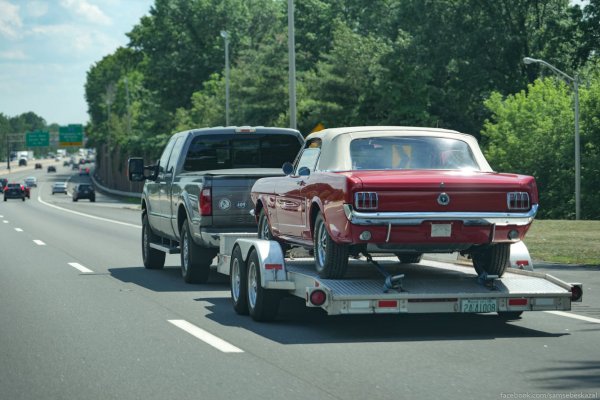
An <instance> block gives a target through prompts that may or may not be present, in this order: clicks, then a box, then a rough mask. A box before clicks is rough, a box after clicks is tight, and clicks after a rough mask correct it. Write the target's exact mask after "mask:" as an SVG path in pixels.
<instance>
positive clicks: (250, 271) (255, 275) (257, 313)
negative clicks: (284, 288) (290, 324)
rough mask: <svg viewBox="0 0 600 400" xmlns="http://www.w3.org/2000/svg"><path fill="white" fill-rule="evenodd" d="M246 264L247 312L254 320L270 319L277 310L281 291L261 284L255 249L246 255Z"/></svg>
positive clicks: (275, 314) (274, 315)
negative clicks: (266, 287)
mask: <svg viewBox="0 0 600 400" xmlns="http://www.w3.org/2000/svg"><path fill="white" fill-rule="evenodd" d="M246 266H247V268H246V270H247V274H246V276H247V292H248V297H247V299H248V313H249V314H250V316H251V317H252V319H253V320H255V321H263V322H264V321H272V320H273V319H274V318H275V317H276V316H277V311H278V310H279V303H280V301H281V293H280V292H279V291H277V290H273V289H265V288H264V287H262V286H261V284H260V281H261V278H260V263H259V260H258V254H257V253H256V250H252V251H251V252H250V254H249V255H248V261H247V263H246Z"/></svg>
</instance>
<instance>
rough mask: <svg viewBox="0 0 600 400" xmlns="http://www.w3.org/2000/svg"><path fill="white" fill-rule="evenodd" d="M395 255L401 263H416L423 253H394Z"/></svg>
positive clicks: (419, 260)
mask: <svg viewBox="0 0 600 400" xmlns="http://www.w3.org/2000/svg"><path fill="white" fill-rule="evenodd" d="M396 257H398V260H400V263H401V264H416V263H418V262H421V257H423V254H407V253H396Z"/></svg>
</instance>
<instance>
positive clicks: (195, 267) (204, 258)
mask: <svg viewBox="0 0 600 400" xmlns="http://www.w3.org/2000/svg"><path fill="white" fill-rule="evenodd" d="M214 257H215V251H214V250H213V249H207V248H204V247H200V246H198V245H197V244H196V243H194V239H193V238H192V233H191V230H190V224H189V221H188V220H187V219H186V220H185V221H184V222H183V227H182V229H181V276H183V280H184V281H186V282H187V283H206V281H208V275H209V274H210V264H212V259H213V258H214Z"/></svg>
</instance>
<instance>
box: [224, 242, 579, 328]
mask: <svg viewBox="0 0 600 400" xmlns="http://www.w3.org/2000/svg"><path fill="white" fill-rule="evenodd" d="M527 256H528V254H527ZM518 265H521V264H518ZM528 267H529V268H528V269H532V268H530V267H531V265H528ZM528 269H525V268H523V269H518V268H508V269H507V271H506V272H505V273H504V275H503V276H502V277H496V276H478V275H477V274H476V272H475V269H474V268H473V267H472V266H464V265H458V264H452V263H447V262H439V261H433V260H422V261H421V262H420V263H418V264H400V263H399V261H398V259H397V258H396V257H377V258H375V259H372V260H366V259H365V258H364V257H363V258H361V259H351V260H350V262H349V265H348V271H347V273H346V276H345V277H344V279H323V278H320V277H319V275H318V274H317V272H316V271H315V267H314V260H313V259H312V258H301V259H291V258H284V254H283V252H282V250H281V246H280V245H279V243H277V242H275V241H267V240H261V239H257V238H255V237H253V235H251V234H224V235H222V236H221V238H220V253H219V255H218V262H217V270H218V271H219V272H220V273H223V274H225V275H229V276H230V285H231V295H232V301H233V306H234V309H235V311H236V312H238V313H239V314H248V313H249V314H250V315H251V316H252V317H253V318H254V319H255V320H258V321H267V320H271V319H273V318H274V317H275V316H276V315H277V310H278V308H279V302H280V299H281V298H282V296H283V295H293V296H297V297H300V298H302V299H304V301H305V304H306V306H307V307H319V308H322V309H323V310H324V311H325V312H327V314H328V315H341V314H404V313H497V314H498V315H499V316H500V317H502V318H505V319H516V318H519V317H520V316H521V314H522V313H523V312H524V311H548V310H561V311H567V310H570V309H571V302H573V301H581V298H582V295H583V292H582V287H581V284H578V283H567V282H564V281H562V280H560V279H558V278H555V277H553V276H551V275H548V274H543V273H538V272H535V271H532V270H528Z"/></svg>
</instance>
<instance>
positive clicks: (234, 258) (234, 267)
mask: <svg viewBox="0 0 600 400" xmlns="http://www.w3.org/2000/svg"><path fill="white" fill-rule="evenodd" d="M229 279H230V280H231V282H230V288H231V300H232V301H233V309H234V310H235V312H236V313H238V314H240V315H247V314H248V274H247V270H246V263H245V262H244V258H243V257H242V250H240V247H239V246H235V248H234V249H233V253H231V264H230V266H229Z"/></svg>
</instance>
